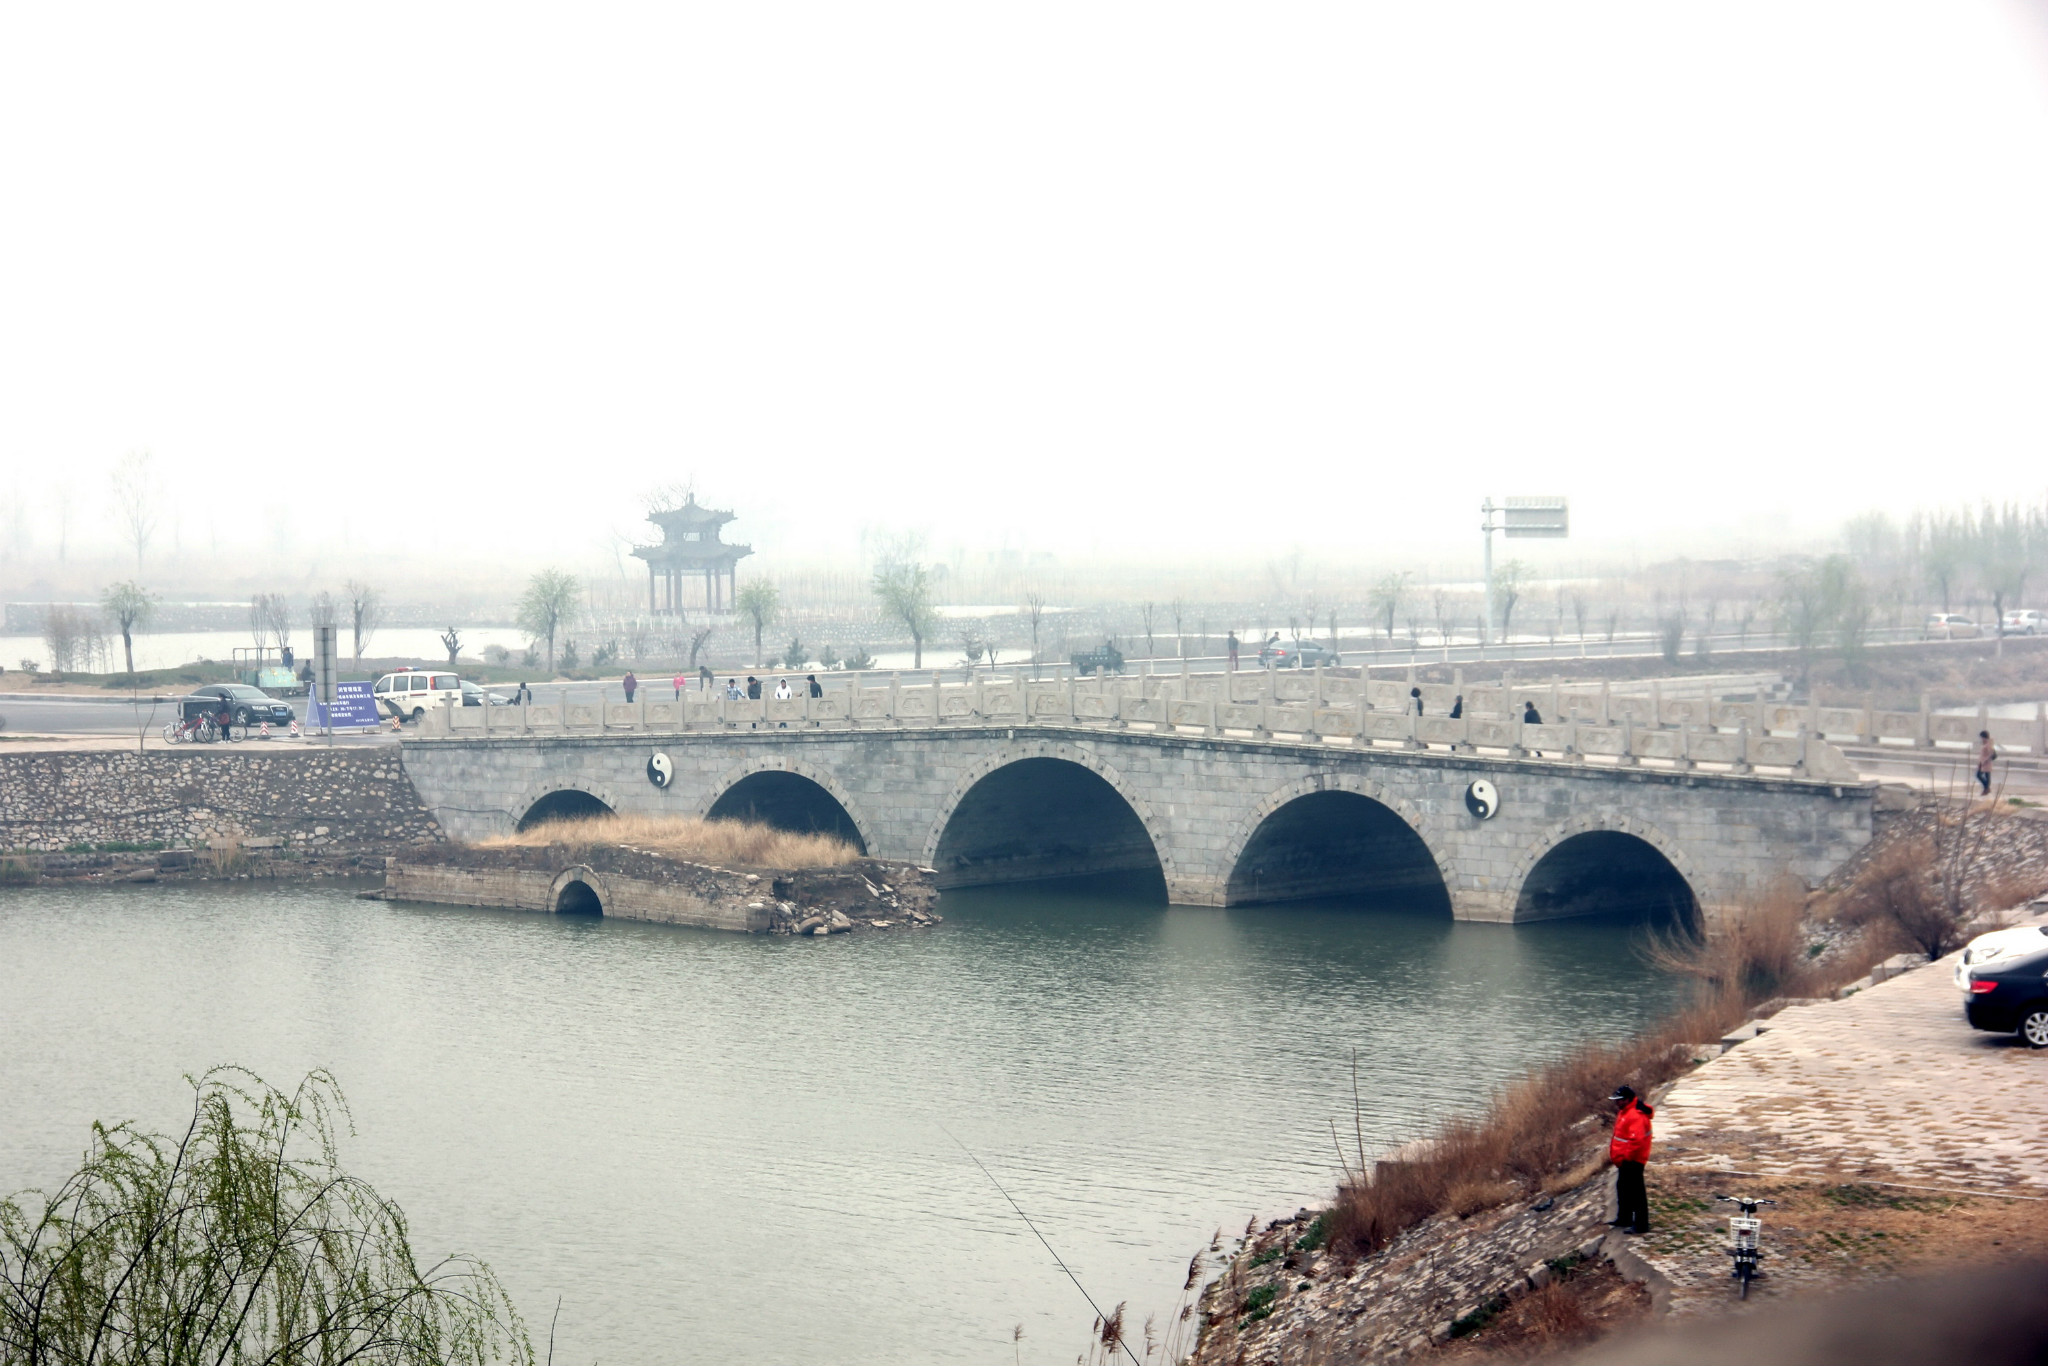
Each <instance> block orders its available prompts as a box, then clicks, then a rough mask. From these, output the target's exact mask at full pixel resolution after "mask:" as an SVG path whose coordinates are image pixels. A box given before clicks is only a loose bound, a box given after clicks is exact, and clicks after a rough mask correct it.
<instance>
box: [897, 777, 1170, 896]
mask: <svg viewBox="0 0 2048 1366" xmlns="http://www.w3.org/2000/svg"><path fill="white" fill-rule="evenodd" d="M924 862H925V864H926V866H928V867H931V868H935V869H937V870H938V883H939V885H940V886H941V887H948V886H952V887H958V886H970V885H975V884H978V883H985V882H1028V881H1036V880H1040V879H1045V878H1055V877H1072V876H1084V875H1088V874H1094V873H1109V872H1138V871H1144V872H1150V871H1153V870H1155V869H1156V870H1157V871H1158V872H1159V873H1160V874H1161V875H1162V876H1164V877H1165V878H1166V879H1167V880H1168V883H1169V885H1171V882H1172V878H1173V873H1174V865H1173V855H1172V852H1171V848H1170V845H1169V844H1168V842H1167V840H1166V838H1165V836H1164V834H1163V832H1162V829H1161V827H1160V824H1159V821H1158V818H1157V817H1156V815H1155V814H1154V813H1153V811H1152V807H1151V805H1150V803H1148V802H1147V801H1146V800H1145V799H1144V798H1143V797H1141V796H1139V795H1138V794H1137V793H1136V792H1135V791H1133V790H1132V786H1131V784H1130V782H1129V780H1128V779H1126V778H1125V777H1124V775H1123V774H1122V773H1121V772H1119V771H1118V770H1117V769H1116V767H1115V766H1114V765H1112V764H1109V763H1106V762H1105V761H1104V760H1103V759H1102V758H1100V757H1099V756H1098V755H1096V754H1094V753H1092V752H1091V751H1089V750H1086V749H1083V748H1081V747H1080V746H1078V745H1069V744H1062V743H1059V742H1056V741H1039V742H1027V743H1015V742H1012V743H1010V744H1006V745H1003V746H1001V747H1000V748H998V749H997V750H996V752H995V753H993V754H990V755H989V756H987V757H986V758H984V759H981V760H980V761H978V762H977V763H975V764H974V765H973V766H972V767H971V768H969V769H968V770H967V772H966V773H964V774H963V775H962V776H961V779H960V781H959V782H958V783H957V784H956V785H955V786H954V788H953V791H952V792H951V793H950V794H949V795H948V796H947V798H946V800H945V801H944V802H943V803H942V804H941V805H940V807H939V812H938V818H937V820H935V821H934V822H933V823H932V829H931V834H930V835H929V836H928V837H927V838H926V840H925V843H924Z"/></svg>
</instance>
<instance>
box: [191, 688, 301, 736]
mask: <svg viewBox="0 0 2048 1366" xmlns="http://www.w3.org/2000/svg"><path fill="white" fill-rule="evenodd" d="M192 695H193V696H194V697H217V698H219V699H220V700H221V701H222V702H223V703H225V704H226V707H225V710H226V711H227V713H228V718H229V720H230V721H231V722H232V723H233V724H235V725H237V726H260V725H262V724H263V723H264V722H265V721H268V722H269V723H270V724H271V725H273V726H289V725H290V724H291V723H292V722H293V721H294V720H296V719H297V716H298V714H297V713H296V712H294V711H293V710H292V709H291V704H290V703H288V702H280V701H278V700H277V699H276V698H274V697H272V696H271V695H270V694H268V693H266V692H264V691H263V690H262V689H261V688H252V687H250V686H249V685H248V684H246V683H209V684H207V685H206V686H205V687H203V688H194V689H193V690H192Z"/></svg>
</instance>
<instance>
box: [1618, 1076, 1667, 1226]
mask: <svg viewBox="0 0 2048 1366" xmlns="http://www.w3.org/2000/svg"><path fill="white" fill-rule="evenodd" d="M1607 1099H1608V1100H1610V1101H1612V1102H1613V1103H1614V1104H1616V1105H1619V1106H1620V1107H1621V1108H1620V1110H1618V1111H1617V1112H1616V1113H1615V1116H1614V1137H1613V1139H1612V1140H1611V1141H1610V1142H1609V1143H1608V1145H1607V1160H1608V1161H1610V1162H1612V1163H1613V1164H1614V1223H1613V1227H1615V1228H1625V1229H1627V1230H1628V1231H1629V1232H1630V1233H1648V1232H1649V1231H1650V1192H1649V1190H1648V1188H1647V1187H1646V1186H1644V1184H1643V1167H1644V1165H1645V1164H1646V1163H1648V1162H1649V1160H1650V1117H1651V1116H1652V1115H1654V1114H1656V1111H1655V1110H1652V1109H1651V1108H1650V1107H1649V1106H1648V1105H1645V1104H1644V1103H1643V1100H1642V1097H1640V1096H1638V1095H1637V1094H1636V1089H1635V1087H1633V1086H1617V1087H1615V1088H1614V1094H1613V1095H1611V1096H1609V1097H1608V1098H1607Z"/></svg>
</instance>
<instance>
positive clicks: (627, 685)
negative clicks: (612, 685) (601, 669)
mask: <svg viewBox="0 0 2048 1366" xmlns="http://www.w3.org/2000/svg"><path fill="white" fill-rule="evenodd" d="M619 686H620V687H622V688H624V689H625V690H626V701H627V703H628V704H630V703H631V702H632V701H633V690H634V689H635V688H637V687H639V686H640V680H639V679H637V678H635V677H633V671H632V670H631V669H628V670H626V676H625V677H624V678H622V679H620V680H619Z"/></svg>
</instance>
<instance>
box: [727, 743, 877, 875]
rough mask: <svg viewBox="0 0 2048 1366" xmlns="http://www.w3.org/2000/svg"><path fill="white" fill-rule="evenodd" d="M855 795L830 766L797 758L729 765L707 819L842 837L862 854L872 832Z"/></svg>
mask: <svg viewBox="0 0 2048 1366" xmlns="http://www.w3.org/2000/svg"><path fill="white" fill-rule="evenodd" d="M854 805H855V804H854V800H853V796H852V794H851V793H849V792H848V791H847V790H846V789H845V788H844V787H842V786H840V784H839V782H838V781H837V780H836V779H835V778H833V776H832V775H831V774H830V773H828V772H826V771H825V770H824V769H821V768H818V767H815V766H814V765H811V764H807V763H804V762H802V761H801V760H796V759H782V758H768V759H755V760H753V761H751V762H749V763H744V764H740V765H738V766H736V767H734V768H731V769H728V770H727V771H726V772H725V773H724V775H722V776H721V777H720V778H719V779H718V781H717V782H715V783H713V784H712V785H711V787H710V795H709V796H707V797H706V798H705V802H704V809H703V811H702V813H701V814H702V815H703V816H704V818H705V819H706V820H714V821H716V820H740V819H753V820H758V821H761V822H763V823H764V824H767V825H772V826H774V827H775V828H776V829H778V830H793V831H796V832H798V833H801V834H811V833H819V834H827V835H837V836H839V837H840V838H841V839H843V840H845V841H846V842H847V843H849V844H851V845H852V846H853V847H854V848H856V849H858V850H860V852H861V853H862V854H866V853H867V852H868V841H867V836H866V835H865V834H864V833H863V832H862V829H861V825H862V823H861V821H860V820H858V819H856V818H855V816H854V814H853V813H854Z"/></svg>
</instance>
